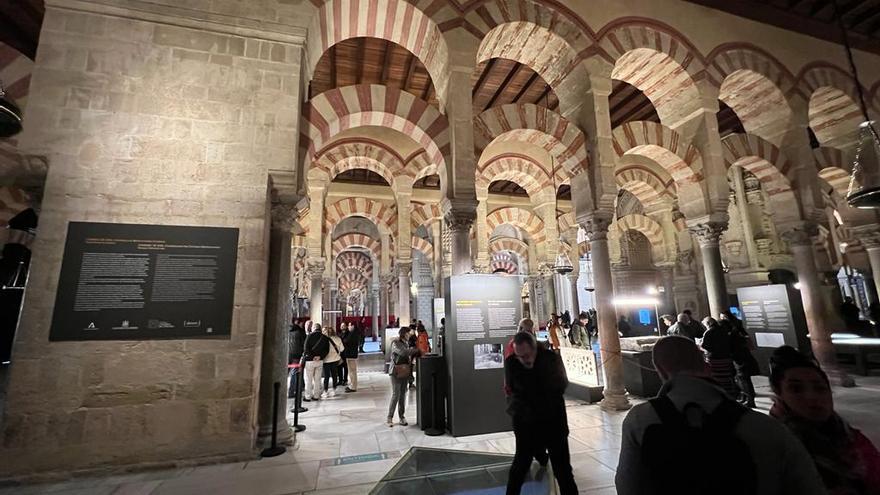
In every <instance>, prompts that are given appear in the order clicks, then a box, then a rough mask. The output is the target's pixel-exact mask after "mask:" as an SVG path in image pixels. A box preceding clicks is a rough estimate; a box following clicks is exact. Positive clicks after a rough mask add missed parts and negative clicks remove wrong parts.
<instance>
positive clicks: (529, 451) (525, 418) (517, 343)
mask: <svg viewBox="0 0 880 495" xmlns="http://www.w3.org/2000/svg"><path fill="white" fill-rule="evenodd" d="M513 350H514V353H513V354H512V355H511V356H509V357H508V358H507V359H506V360H505V361H504V378H505V383H506V384H507V386H508V387H509V388H510V392H511V394H510V397H508V399H507V401H508V406H507V413H508V414H510V416H511V417H512V418H513V433H514V435H515V436H516V454H515V455H514V457H513V463H512V464H511V466H510V474H509V475H508V478H507V480H508V481H507V495H519V493H520V489H521V488H522V485H523V482H524V481H525V477H526V475H527V474H528V472H529V468H530V467H531V465H532V458H534V457H535V454H536V453H537V452H539V451H540V450H541V449H543V448H546V449H547V452H548V453H549V454H550V461H551V462H552V463H553V473H554V474H555V475H556V481H557V482H559V493H560V494H561V495H574V494H577V492H578V490H577V485H576V484H575V482H574V475H573V474H572V470H571V455H570V454H569V451H568V417H567V416H566V414H565V399H564V398H563V396H562V394H563V393H564V392H565V388H566V387H567V386H568V377H567V376H566V374H565V368H564V367H563V365H562V359H561V358H560V357H559V356H558V355H556V354H555V353H554V352H552V351H549V350H547V349H544V348H543V347H539V346H538V345H537V342H536V341H535V337H534V336H533V335H531V334H530V333H527V332H519V333H517V334H516V336H514V338H513Z"/></svg>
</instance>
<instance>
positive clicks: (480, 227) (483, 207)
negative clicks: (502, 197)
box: [474, 191, 492, 273]
mask: <svg viewBox="0 0 880 495" xmlns="http://www.w3.org/2000/svg"><path fill="white" fill-rule="evenodd" d="M488 199H489V193H488V191H487V192H486V193H485V197H483V193H482V192H481V193H480V195H479V196H478V197H477V201H479V203H478V204H477V220H476V223H475V224H474V229H475V230H476V231H477V256H476V259H475V260H474V271H475V272H477V273H488V272H489V265H490V263H491V260H490V259H489V236H490V235H492V233H491V232H489V231H488V225H487V223H486V216H487V215H488V213H489V205H488Z"/></svg>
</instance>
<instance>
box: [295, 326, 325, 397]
mask: <svg viewBox="0 0 880 495" xmlns="http://www.w3.org/2000/svg"><path fill="white" fill-rule="evenodd" d="M311 323H312V322H311V321H309V322H306V329H311V333H309V334H308V336H307V337H306V341H305V343H304V344H303V349H305V351H304V352H303V357H302V361H301V362H300V365H301V366H302V367H303V368H305V370H306V371H305V382H306V392H305V394H304V396H303V401H305V402H309V401H312V400H320V399H321V373H322V371H323V369H324V358H325V357H326V356H327V353H328V352H330V342H329V340H327V337H325V336H324V334H323V332H321V325H320V324H319V323H315V324H313V325H311Z"/></svg>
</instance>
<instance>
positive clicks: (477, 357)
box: [445, 275, 522, 436]
mask: <svg viewBox="0 0 880 495" xmlns="http://www.w3.org/2000/svg"><path fill="white" fill-rule="evenodd" d="M445 282H446V283H447V284H448V285H447V289H448V290H446V292H445V294H446V296H447V297H446V344H445V347H446V362H447V366H448V371H449V373H448V376H449V381H450V382H449V394H448V397H449V403H448V406H449V415H448V417H449V422H450V429H451V431H452V434H453V435H454V436H463V435H478V434H483V433H492V432H497V431H505V430H509V429H510V418H509V416H507V414H506V412H505V407H506V401H505V399H504V393H503V386H504V355H503V349H504V345H506V344H507V342H508V341H509V340H510V338H511V337H512V336H513V335H514V334H515V333H516V330H517V324H518V323H519V320H520V318H521V315H522V307H521V305H522V299H521V297H520V294H521V291H522V282H521V281H520V278H519V277H510V276H507V275H457V276H454V277H451V278H449V279H447V280H446V281H445Z"/></svg>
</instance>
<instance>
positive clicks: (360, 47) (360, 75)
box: [355, 38, 367, 84]
mask: <svg viewBox="0 0 880 495" xmlns="http://www.w3.org/2000/svg"><path fill="white" fill-rule="evenodd" d="M366 52H367V39H366V38H358V39H357V54H358V60H359V61H360V63H358V64H357V76H356V77H355V84H360V83H361V81H363V80H364V67H365V66H366V65H367V63H366Z"/></svg>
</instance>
